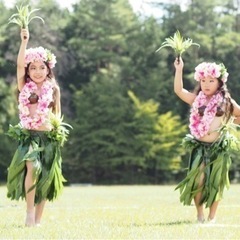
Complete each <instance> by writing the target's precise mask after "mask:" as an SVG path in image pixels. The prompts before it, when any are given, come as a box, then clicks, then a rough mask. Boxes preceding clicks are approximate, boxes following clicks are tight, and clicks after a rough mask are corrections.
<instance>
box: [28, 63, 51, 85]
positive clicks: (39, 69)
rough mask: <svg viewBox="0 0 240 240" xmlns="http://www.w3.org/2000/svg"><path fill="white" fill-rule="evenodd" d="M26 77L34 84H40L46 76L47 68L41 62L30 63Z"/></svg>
mask: <svg viewBox="0 0 240 240" xmlns="http://www.w3.org/2000/svg"><path fill="white" fill-rule="evenodd" d="M28 75H29V77H30V78H31V79H32V80H33V81H34V82H35V83H42V82H43V81H44V80H45V79H46V78H47V75H48V68H47V66H46V65H45V63H44V62H43V61H39V62H32V63H30V65H29V68H28Z"/></svg>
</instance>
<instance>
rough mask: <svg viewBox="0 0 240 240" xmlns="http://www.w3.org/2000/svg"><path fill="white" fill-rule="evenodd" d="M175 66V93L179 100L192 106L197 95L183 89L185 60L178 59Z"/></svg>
mask: <svg viewBox="0 0 240 240" xmlns="http://www.w3.org/2000/svg"><path fill="white" fill-rule="evenodd" d="M174 66H175V77H174V92H175V93H176V94H177V96H178V97H179V98H181V99H182V100H183V101H184V102H186V103H188V104H189V105H192V103H193V101H194V99H195V98H196V95H195V94H194V93H191V92H189V91H187V90H186V89H185V88H183V66H184V63H183V60H182V58H181V57H180V58H179V60H178V59H176V60H175V62H174Z"/></svg>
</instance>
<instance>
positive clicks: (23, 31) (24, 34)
mask: <svg viewBox="0 0 240 240" xmlns="http://www.w3.org/2000/svg"><path fill="white" fill-rule="evenodd" d="M20 36H21V39H22V41H23V42H28V40H29V31H28V29H27V28H22V29H21V34H20Z"/></svg>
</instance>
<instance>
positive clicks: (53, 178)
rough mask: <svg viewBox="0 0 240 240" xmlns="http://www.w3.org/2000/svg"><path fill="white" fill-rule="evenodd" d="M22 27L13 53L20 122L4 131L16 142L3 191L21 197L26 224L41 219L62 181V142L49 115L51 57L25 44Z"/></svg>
mask: <svg viewBox="0 0 240 240" xmlns="http://www.w3.org/2000/svg"><path fill="white" fill-rule="evenodd" d="M28 40H29V32H28V30H27V29H22V30H21V45H20V49H19V53H18V58H17V85H18V91H19V97H18V104H19V105H18V109H19V117H20V124H18V125H17V126H15V127H12V128H11V129H10V130H9V135H10V136H13V137H14V136H15V138H16V139H18V141H19V146H18V148H17V150H16V152H15V155H14V157H13V160H12V162H11V164H10V167H9V168H8V178H7V189H8V193H7V196H8V197H9V198H11V199H12V200H14V199H15V200H19V199H20V198H23V199H25V200H26V205H27V213H26V222H25V225H26V226H29V227H30V226H37V225H39V224H40V221H41V217H42V213H43V209H44V205H45V202H46V200H54V199H55V198H56V197H57V196H58V195H59V194H60V192H61V190H62V188H63V182H64V181H65V180H64V178H63V176H62V172H61V153H60V145H61V143H60V142H58V141H56V139H55V138H54V131H55V129H53V126H52V125H51V122H50V119H51V117H52V116H53V115H55V116H56V117H60V116H61V106H60V89H59V86H58V85H57V82H56V81H55V79H54V75H53V73H52V68H53V67H54V66H55V63H56V58H55V55H54V54H52V53H51V52H50V51H49V50H47V49H44V48H42V47H38V48H30V49H26V47H27V43H28Z"/></svg>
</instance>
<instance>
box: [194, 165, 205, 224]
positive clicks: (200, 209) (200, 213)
mask: <svg viewBox="0 0 240 240" xmlns="http://www.w3.org/2000/svg"><path fill="white" fill-rule="evenodd" d="M203 168H204V164H202V165H201V166H200V171H201V170H202V169H203ZM203 180H204V173H202V174H201V176H200V178H199V185H198V187H201V186H202V185H203ZM201 198H202V193H201V192H199V193H197V194H196V196H195V197H194V202H195V206H196V209H197V220H198V222H202V223H203V222H204V220H205V219H204V212H203V204H200V201H201Z"/></svg>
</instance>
